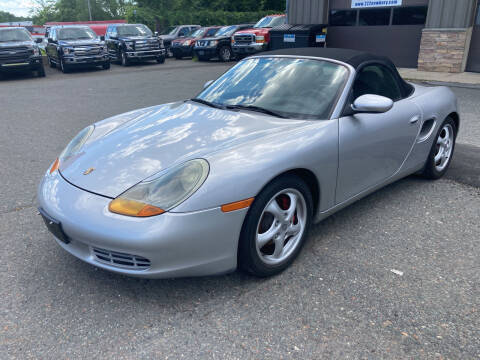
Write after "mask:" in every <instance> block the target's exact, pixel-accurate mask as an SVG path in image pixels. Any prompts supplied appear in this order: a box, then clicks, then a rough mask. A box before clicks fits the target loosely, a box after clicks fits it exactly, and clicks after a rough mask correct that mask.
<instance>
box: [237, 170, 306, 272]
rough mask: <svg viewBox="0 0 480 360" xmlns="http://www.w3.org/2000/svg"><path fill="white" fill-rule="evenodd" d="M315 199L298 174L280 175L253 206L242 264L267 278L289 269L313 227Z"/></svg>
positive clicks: (244, 233)
mask: <svg viewBox="0 0 480 360" xmlns="http://www.w3.org/2000/svg"><path fill="white" fill-rule="evenodd" d="M312 213H313V200H312V195H311V192H310V190H309V188H308V186H307V184H306V183H305V182H304V181H303V180H302V179H300V178H299V177H297V176H294V175H286V176H282V177H280V178H277V179H276V180H274V181H273V182H271V183H270V184H269V185H267V187H265V188H264V189H263V190H262V191H261V192H260V194H259V195H258V196H257V197H256V198H255V201H254V202H253V204H252V206H251V207H250V209H249V211H248V213H247V216H246V218H245V221H244V224H243V226H242V231H241V235H240V241H239V248H238V263H239V267H240V268H241V269H243V270H245V271H247V272H249V273H251V274H253V275H255V276H260V277H266V276H272V275H275V274H278V273H280V272H281V271H283V270H284V269H286V268H287V267H288V266H289V265H290V264H291V263H292V262H293V261H294V260H295V258H296V257H297V255H298V253H299V252H300V250H301V248H302V246H303V244H304V242H305V239H306V237H307V234H308V229H309V227H310V223H311V218H312Z"/></svg>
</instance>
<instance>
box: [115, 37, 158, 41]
mask: <svg viewBox="0 0 480 360" xmlns="http://www.w3.org/2000/svg"><path fill="white" fill-rule="evenodd" d="M118 39H119V40H123V41H132V40H135V41H136V40H155V38H154V37H152V36H122V37H119V38H118Z"/></svg>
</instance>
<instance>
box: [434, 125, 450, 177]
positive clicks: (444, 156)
mask: <svg viewBox="0 0 480 360" xmlns="http://www.w3.org/2000/svg"><path fill="white" fill-rule="evenodd" d="M453 137H454V133H453V128H452V126H451V125H450V124H445V125H444V126H443V128H442V130H440V134H439V135H438V138H437V144H436V149H437V150H436V152H435V157H434V161H435V169H436V170H437V171H438V172H441V171H443V169H445V167H446V166H447V165H448V163H449V161H450V158H451V156H452V150H453V141H454V139H453Z"/></svg>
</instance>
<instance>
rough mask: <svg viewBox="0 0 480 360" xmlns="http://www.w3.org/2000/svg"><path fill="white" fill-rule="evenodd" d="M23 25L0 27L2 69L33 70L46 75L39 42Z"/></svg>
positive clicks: (0, 66) (41, 75)
mask: <svg viewBox="0 0 480 360" xmlns="http://www.w3.org/2000/svg"><path fill="white" fill-rule="evenodd" d="M41 41H42V39H37V40H36V41H34V40H33V38H32V36H31V35H30V33H29V32H28V31H27V29H25V28H23V27H4V28H0V71H1V72H9V71H12V70H22V69H23V70H32V71H35V72H36V73H37V75H38V76H40V77H43V76H45V69H44V68H43V63H42V55H41V54H40V48H39V47H38V45H37V43H40V42H41Z"/></svg>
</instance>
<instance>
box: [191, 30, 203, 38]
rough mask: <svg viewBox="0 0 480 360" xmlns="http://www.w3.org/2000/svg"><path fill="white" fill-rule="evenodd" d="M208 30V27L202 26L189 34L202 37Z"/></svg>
mask: <svg viewBox="0 0 480 360" xmlns="http://www.w3.org/2000/svg"><path fill="white" fill-rule="evenodd" d="M206 30H207V29H205V28H200V29H197V30H194V31H193V32H192V33H191V34H189V35H188V36H190V37H194V38H197V37H202V36H203V34H204V33H205V31H206Z"/></svg>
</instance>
